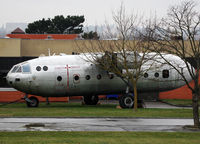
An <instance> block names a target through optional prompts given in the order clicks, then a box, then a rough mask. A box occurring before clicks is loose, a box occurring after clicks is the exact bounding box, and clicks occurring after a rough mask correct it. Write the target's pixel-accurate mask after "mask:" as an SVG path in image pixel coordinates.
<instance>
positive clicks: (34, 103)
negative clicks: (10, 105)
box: [25, 96, 39, 107]
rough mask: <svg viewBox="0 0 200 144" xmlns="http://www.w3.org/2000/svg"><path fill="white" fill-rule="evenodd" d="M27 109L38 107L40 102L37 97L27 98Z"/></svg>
mask: <svg viewBox="0 0 200 144" xmlns="http://www.w3.org/2000/svg"><path fill="white" fill-rule="evenodd" d="M25 101H26V105H27V107H38V105H39V100H38V99H37V98H36V97H33V96H32V97H30V98H25Z"/></svg>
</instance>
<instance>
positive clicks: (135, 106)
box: [133, 82, 138, 111]
mask: <svg viewBox="0 0 200 144" xmlns="http://www.w3.org/2000/svg"><path fill="white" fill-rule="evenodd" d="M133 90H134V110H135V111H137V107H138V103H137V102H138V94H137V85H136V83H135V82H134V83H133Z"/></svg>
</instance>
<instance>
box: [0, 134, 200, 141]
mask: <svg viewBox="0 0 200 144" xmlns="http://www.w3.org/2000/svg"><path fill="white" fill-rule="evenodd" d="M199 142H200V133H199V132H196V133H189V132H184V133H183V132H0V144H55V143H56V144H61V143H62V144H133V143H134V144H199Z"/></svg>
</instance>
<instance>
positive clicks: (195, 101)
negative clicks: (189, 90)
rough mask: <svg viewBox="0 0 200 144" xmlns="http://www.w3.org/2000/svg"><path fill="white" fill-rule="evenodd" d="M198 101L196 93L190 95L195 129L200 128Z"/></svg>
mask: <svg viewBox="0 0 200 144" xmlns="http://www.w3.org/2000/svg"><path fill="white" fill-rule="evenodd" d="M198 100H199V95H198V94H197V93H193V95H192V107H193V120H194V126H195V127H197V128H200V122H199V104H198Z"/></svg>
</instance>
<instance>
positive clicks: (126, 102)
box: [119, 93, 145, 108]
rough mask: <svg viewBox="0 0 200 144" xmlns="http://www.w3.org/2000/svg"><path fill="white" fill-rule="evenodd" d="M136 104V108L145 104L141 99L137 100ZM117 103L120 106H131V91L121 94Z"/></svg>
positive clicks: (132, 97) (132, 100)
mask: <svg viewBox="0 0 200 144" xmlns="http://www.w3.org/2000/svg"><path fill="white" fill-rule="evenodd" d="M137 104H138V106H137V107H138V108H144V107H145V104H144V101H143V100H142V99H140V100H138V101H137ZM119 105H120V107H121V108H133V106H134V96H133V95H132V94H131V93H127V94H124V95H122V96H121V97H120V98H119Z"/></svg>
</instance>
